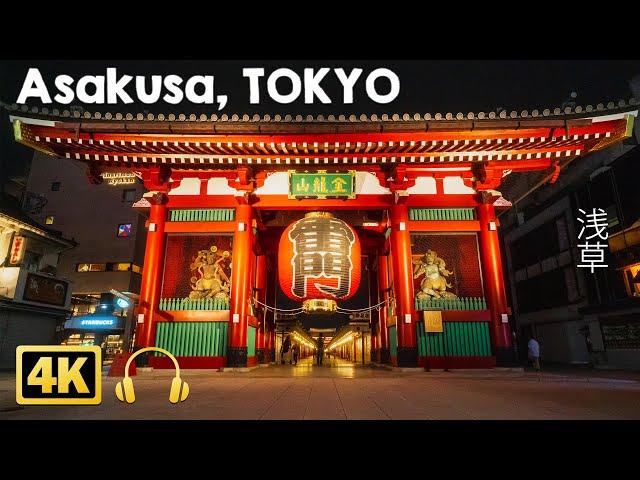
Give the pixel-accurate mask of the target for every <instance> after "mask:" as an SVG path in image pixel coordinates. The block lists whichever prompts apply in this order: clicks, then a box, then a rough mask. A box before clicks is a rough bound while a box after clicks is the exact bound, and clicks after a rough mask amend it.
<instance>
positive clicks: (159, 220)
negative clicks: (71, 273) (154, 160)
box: [135, 193, 168, 348]
mask: <svg viewBox="0 0 640 480" xmlns="http://www.w3.org/2000/svg"><path fill="white" fill-rule="evenodd" d="M167 200H168V198H167V196H166V195H165V194H163V193H156V194H155V195H154V196H153V197H150V198H149V201H150V203H151V208H150V212H149V220H148V222H147V229H148V231H147V245H146V248H145V251H144V266H143V269H142V285H141V286H140V301H139V307H138V318H139V320H138V328H137V333H136V342H135V343H136V346H137V347H140V348H144V347H152V346H154V345H155V341H156V321H157V318H156V317H157V309H158V303H159V301H160V294H161V293H160V288H161V286H162V269H163V266H164V253H165V251H164V248H165V237H166V236H165V233H164V224H165V221H166V218H167ZM141 315H142V316H141ZM141 320H142V323H140V321H141Z"/></svg>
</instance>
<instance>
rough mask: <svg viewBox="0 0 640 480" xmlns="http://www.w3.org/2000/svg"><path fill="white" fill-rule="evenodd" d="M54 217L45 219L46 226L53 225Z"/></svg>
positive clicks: (50, 216)
mask: <svg viewBox="0 0 640 480" xmlns="http://www.w3.org/2000/svg"><path fill="white" fill-rule="evenodd" d="M53 220H54V218H53V215H49V216H47V217H46V218H45V219H44V223H45V225H53Z"/></svg>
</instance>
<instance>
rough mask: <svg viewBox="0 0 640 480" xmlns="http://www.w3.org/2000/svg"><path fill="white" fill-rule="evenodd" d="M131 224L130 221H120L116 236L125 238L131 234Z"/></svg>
mask: <svg viewBox="0 0 640 480" xmlns="http://www.w3.org/2000/svg"><path fill="white" fill-rule="evenodd" d="M132 230H133V226H132V224H131V223H121V224H120V225H118V238H127V237H130V236H131V231H132Z"/></svg>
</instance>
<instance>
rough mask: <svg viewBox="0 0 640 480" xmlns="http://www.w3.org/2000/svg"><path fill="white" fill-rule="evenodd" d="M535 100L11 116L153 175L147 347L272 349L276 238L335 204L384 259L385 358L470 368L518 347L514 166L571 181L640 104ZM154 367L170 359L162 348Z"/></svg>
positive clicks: (192, 362) (240, 358)
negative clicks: (382, 112) (288, 112)
mask: <svg viewBox="0 0 640 480" xmlns="http://www.w3.org/2000/svg"><path fill="white" fill-rule="evenodd" d="M514 113H515V112H514ZM534 113H535V114H534ZM534 113H532V114H531V115H529V114H528V113H527V112H523V113H522V114H521V115H517V114H516V115H512V117H511V118H495V115H489V117H488V118H487V116H485V115H484V114H479V115H474V114H469V115H468V116H467V118H464V116H462V115H460V114H459V115H458V116H457V117H456V119H455V120H454V119H453V118H449V115H447V118H444V119H443V118H441V117H440V116H436V118H432V117H431V116H430V115H428V114H427V115H424V116H421V115H418V114H416V115H415V116H413V117H410V116H408V115H404V116H403V117H402V118H400V117H397V116H394V117H392V118H391V119H389V118H388V117H386V116H383V117H382V118H380V119H378V118H377V117H376V116H372V117H366V116H362V117H360V118H355V117H353V118H351V117H350V118H349V119H346V118H344V117H342V116H341V117H338V118H337V119H336V118H332V117H329V118H327V119H324V118H321V117H318V118H307V119H302V117H300V118H296V119H291V118H289V117H288V116H287V117H285V118H281V117H280V116H275V117H273V119H272V118H271V117H269V116H264V117H260V118H257V119H250V118H249V117H248V116H244V117H242V118H239V117H237V116H234V117H232V118H231V119H229V118H228V117H226V116H223V117H222V118H220V119H218V118H217V117H215V116H211V117H207V116H201V117H196V116H195V115H191V116H190V117H189V118H188V119H187V118H186V116H182V115H181V116H179V117H178V118H177V119H176V117H175V116H173V115H169V116H167V117H165V116H162V115H159V116H157V117H156V116H153V115H149V116H148V117H143V116H142V115H138V116H137V117H136V118H135V119H134V118H133V116H130V115H127V116H126V117H124V118H123V116H122V115H120V114H117V115H115V116H113V115H111V114H104V115H103V114H98V113H96V114H94V115H91V114H87V113H85V114H84V116H83V117H80V116H79V114H77V115H76V116H75V117H72V116H71V114H70V113H69V112H62V114H60V112H56V111H54V112H53V113H52V114H49V112H48V111H47V112H38V113H29V114H21V113H18V112H15V111H13V112H12V121H13V123H14V131H15V136H16V140H17V141H19V142H21V143H23V144H25V145H27V146H30V147H32V148H34V149H37V150H40V151H44V152H46V153H48V154H51V155H55V156H61V157H66V158H70V159H75V160H79V161H82V162H85V163H86V164H87V165H88V176H89V179H90V181H92V182H95V183H99V182H101V181H102V179H101V174H103V173H108V172H121V171H127V172H136V174H137V175H139V177H140V178H141V179H142V181H143V182H144V185H145V187H146V188H147V190H148V193H146V194H145V195H144V197H143V199H141V200H140V201H139V202H137V203H136V204H135V205H134V207H135V208H139V209H141V210H142V211H145V212H148V221H147V224H146V226H147V229H148V236H147V245H146V251H145V260H144V267H143V273H142V275H143V281H142V289H141V293H140V308H139V319H138V322H139V323H138V329H137V333H136V345H137V346H138V347H146V346H153V345H157V346H161V347H163V348H166V349H168V350H170V351H172V353H174V354H175V355H176V356H177V357H178V359H179V361H180V365H181V366H182V367H183V368H220V367H246V366H253V365H257V364H259V363H268V362H270V361H273V360H274V349H275V318H274V315H273V312H272V311H271V310H269V309H265V308H263V306H264V305H269V304H270V299H272V298H273V296H274V289H275V283H276V281H277V280H276V279H277V275H276V265H277V258H276V257H275V256H274V253H275V252H276V251H277V245H278V240H279V238H280V235H281V233H282V231H283V229H284V228H285V227H286V226H287V225H288V224H290V223H291V222H292V221H294V220H296V219H299V218H301V217H302V216H303V215H304V213H305V212H320V211H323V212H332V213H333V214H334V215H335V216H336V217H338V218H343V219H349V220H350V222H351V223H349V224H350V225H351V227H353V229H354V230H355V231H356V233H357V235H358V236H359V238H360V240H361V243H362V254H363V256H365V257H366V259H367V265H368V266H369V267H368V268H369V269H370V271H371V272H373V274H372V275H370V276H369V281H370V284H371V286H372V287H373V292H374V293H373V294H372V296H371V298H372V302H371V303H372V304H373V303H375V304H382V308H380V309H379V310H373V313H374V314H373V315H372V318H371V324H372V325H371V328H372V352H371V355H372V359H375V361H376V362H379V363H390V364H392V365H394V366H399V367H417V366H421V367H422V366H426V367H430V368H440V367H442V366H443V365H444V364H445V363H444V362H445V359H446V362H447V365H448V366H449V367H450V368H456V367H458V368H469V367H491V366H494V365H496V362H498V363H500V362H503V361H504V362H508V361H509V360H510V358H511V346H512V345H511V343H512V334H511V331H510V326H509V318H510V317H509V316H510V313H511V312H510V309H509V305H508V301H507V297H506V294H505V287H504V280H503V272H502V261H501V254H500V243H499V238H498V229H499V226H500V225H499V221H498V219H497V217H496V210H499V209H502V208H509V206H510V203H509V202H508V200H506V199H504V198H503V197H502V194H501V193H500V192H499V191H498V190H497V189H498V188H500V185H501V183H502V182H503V179H505V178H508V177H509V176H511V175H518V174H519V173H521V172H531V171H541V172H545V174H546V176H545V179H546V180H547V181H551V182H553V181H555V180H556V178H557V176H558V173H559V172H560V170H561V169H562V168H563V167H564V166H565V165H566V164H568V163H569V162H570V161H572V160H573V159H574V158H575V157H577V156H581V155H584V154H586V153H589V152H591V151H594V150H598V149H601V148H604V147H606V146H608V145H610V144H612V143H614V142H618V141H620V140H622V139H623V138H625V137H627V136H629V134H630V128H629V125H630V121H631V115H633V114H635V111H634V109H633V108H631V107H619V108H618V107H615V106H611V108H610V109H608V110H604V109H603V110H598V111H591V110H588V111H587V112H582V110H581V109H580V111H578V109H576V110H575V111H574V112H571V113H567V114H560V113H559V112H558V113H556V114H554V115H551V114H550V112H548V111H545V113H546V114H543V115H539V114H537V112H534ZM214 117H215V118H214ZM297 173H309V174H314V175H316V177H314V178H318V179H319V180H318V182H317V185H318V187H317V189H316V191H314V190H313V183H311V184H305V183H304V182H303V183H302V184H300V185H299V186H300V188H309V189H310V190H308V191H307V193H309V194H308V195H304V196H301V195H295V191H293V190H295V189H294V188H293V184H292V182H294V180H292V179H295V178H297V177H295V175H296V174H297ZM325 174H335V175H346V174H349V175H351V177H345V178H344V179H343V180H342V181H344V182H348V180H349V178H351V181H352V182H353V185H352V190H351V191H349V192H348V193H349V195H342V194H339V192H338V193H336V192H333V193H332V192H331V191H330V190H326V184H325V183H323V182H324V180H322V178H323V177H322V176H323V175H325ZM332 178H333V177H332ZM327 181H328V180H327ZM321 185H325V187H322V186H321ZM336 185H338V187H339V188H338V190H339V191H341V190H342V189H343V187H344V185H345V184H342V183H340V182H338V183H337V184H336ZM318 189H320V190H318ZM303 197H304V198H303ZM372 218H373V219H372ZM345 221H346V220H345ZM434 318H435V319H436V320H437V322H440V325H439V327H438V328H435V329H433V328H431V327H430V323H429V322H431V321H432V320H433V319H434ZM437 322H436V323H437ZM150 362H151V365H153V366H155V367H159V368H161V367H165V366H167V367H168V366H169V364H168V363H165V362H166V359H165V358H164V357H152V358H151V359H150Z"/></svg>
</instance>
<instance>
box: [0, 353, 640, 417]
mask: <svg viewBox="0 0 640 480" xmlns="http://www.w3.org/2000/svg"><path fill="white" fill-rule="evenodd" d="M171 375H172V373H171V371H154V372H149V373H147V372H145V373H141V374H140V375H138V376H137V377H136V378H135V380H134V383H135V389H136V397H137V401H136V403H135V404H133V405H125V404H122V403H120V402H118V401H117V400H116V398H115V395H114V393H113V391H114V386H115V383H116V381H117V379H115V378H109V377H103V401H102V404H101V405H99V406H24V407H18V406H17V405H16V404H15V400H14V399H15V380H14V377H13V375H9V374H2V376H0V419H3V420H4V419H78V420H80V419H256V420H257V419H263V420H270V419H382V420H386V419H394V420H395V419H593V420H595V419H640V376H639V375H634V374H629V375H620V374H614V375H611V374H608V372H591V373H589V374H587V373H585V372H583V371H582V372H573V371H569V372H562V371H553V372H551V373H549V372H545V373H541V374H538V373H535V372H521V371H475V372H472V371H463V372H461V371H457V372H397V371H390V370H387V369H383V368H373V367H362V366H358V367H354V366H353V365H351V364H348V363H346V362H340V363H339V364H336V363H335V362H334V364H333V365H332V366H323V367H312V366H311V365H310V362H309V360H308V359H307V360H303V361H302V362H301V364H300V365H298V366H288V365H286V366H270V367H267V368H259V369H255V370H252V371H250V372H215V371H203V370H200V371H196V370H192V371H185V372H184V374H183V377H184V378H185V379H186V380H187V381H188V383H189V385H190V387H191V394H190V396H189V398H188V399H187V401H186V402H184V403H181V404H178V405H171V404H170V403H169V402H168V394H169V386H170V379H171Z"/></svg>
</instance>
